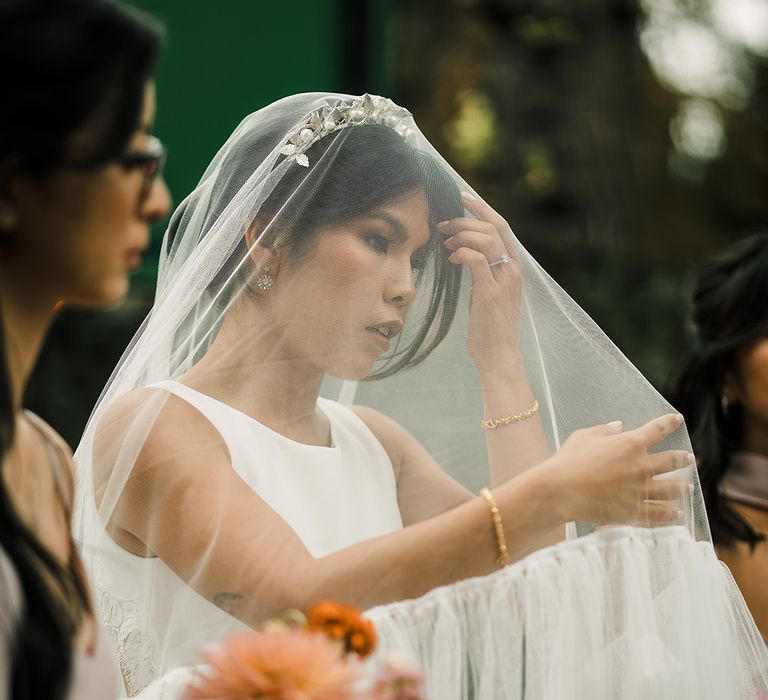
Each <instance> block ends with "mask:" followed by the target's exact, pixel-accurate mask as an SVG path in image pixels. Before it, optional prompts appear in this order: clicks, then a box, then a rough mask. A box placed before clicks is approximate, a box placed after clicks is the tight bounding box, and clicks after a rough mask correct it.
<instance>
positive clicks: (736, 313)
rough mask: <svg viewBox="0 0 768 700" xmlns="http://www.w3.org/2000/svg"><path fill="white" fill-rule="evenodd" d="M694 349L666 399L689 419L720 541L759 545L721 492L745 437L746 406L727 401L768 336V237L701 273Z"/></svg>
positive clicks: (758, 537)
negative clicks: (746, 361)
mask: <svg viewBox="0 0 768 700" xmlns="http://www.w3.org/2000/svg"><path fill="white" fill-rule="evenodd" d="M690 336H691V337H690V349H689V352H688V353H687V355H686V356H685V358H684V360H683V362H682V363H681V366H680V368H679V369H678V371H677V374H676V375H675V377H674V378H673V380H672V382H671V383H670V386H669V389H668V392H667V398H668V399H669V401H670V402H671V403H672V404H673V405H674V406H675V408H677V409H678V410H679V411H680V412H681V413H682V414H683V415H684V416H685V419H686V423H687V425H688V430H689V431H690V435H691V441H692V443H693V448H694V451H695V453H696V458H697V462H698V469H699V474H700V478H701V485H702V489H703V491H704V499H705V502H706V505H707V514H708V516H709V523H710V527H711V529H712V539H713V540H714V542H715V544H718V545H730V544H732V543H733V542H735V541H741V542H747V543H748V544H749V545H751V546H753V547H754V546H755V545H756V544H757V543H758V542H760V541H762V540H763V539H765V538H764V537H763V536H762V535H759V534H758V533H757V532H755V530H754V529H753V528H752V527H751V526H750V525H749V523H748V522H747V521H746V520H744V518H742V517H741V516H740V515H739V514H738V513H737V512H736V510H735V509H734V508H732V507H731V506H730V504H729V503H728V501H727V499H725V498H724V497H723V496H722V495H721V494H720V491H719V488H720V483H721V481H722V479H723V476H724V475H725V471H726V469H727V468H728V465H729V462H730V460H731V456H732V455H733V453H734V452H735V451H736V450H738V449H740V447H741V441H742V437H743V435H742V431H743V423H742V410H741V408H740V406H739V405H738V403H733V402H728V401H724V400H723V397H724V391H725V386H726V383H727V382H728V381H733V380H737V379H738V377H737V374H738V358H739V353H740V352H742V351H744V350H745V349H748V348H749V347H750V346H751V345H753V344H754V343H755V342H757V341H759V340H761V339H762V338H766V337H768V234H760V235H755V236H752V237H750V238H747V239H745V240H743V241H740V242H739V243H737V244H736V245H734V246H733V247H732V248H730V249H729V250H728V251H726V253H725V254H724V255H723V256H721V257H720V258H718V259H717V260H716V261H714V262H713V263H712V264H711V265H710V266H709V267H707V268H706V269H705V270H704V271H703V272H702V274H701V275H700V277H699V279H698V282H697V284H696V288H695V291H694V293H693V311H692V315H691V321H690Z"/></svg>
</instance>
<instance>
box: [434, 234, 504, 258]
mask: <svg viewBox="0 0 768 700" xmlns="http://www.w3.org/2000/svg"><path fill="white" fill-rule="evenodd" d="M444 245H445V247H446V248H448V250H458V249H459V248H472V249H473V250H476V251H477V252H478V253H482V254H483V255H485V258H486V260H487V261H488V262H492V261H493V260H498V259H499V258H500V257H501V256H502V255H503V254H504V253H505V252H506V251H505V250H504V247H503V246H502V244H501V241H499V240H496V239H494V238H491V237H490V236H486V235H485V234H484V233H478V232H477V231H460V232H459V233H457V234H456V235H455V236H451V237H450V238H448V239H446V240H445V241H444Z"/></svg>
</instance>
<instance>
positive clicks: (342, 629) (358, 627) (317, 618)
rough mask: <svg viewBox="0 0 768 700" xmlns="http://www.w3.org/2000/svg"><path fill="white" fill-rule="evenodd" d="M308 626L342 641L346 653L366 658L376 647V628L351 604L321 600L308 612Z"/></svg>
mask: <svg viewBox="0 0 768 700" xmlns="http://www.w3.org/2000/svg"><path fill="white" fill-rule="evenodd" d="M307 627H308V628H309V629H310V630H317V631H319V632H323V633H324V634H325V635H326V636H328V637H330V638H331V639H333V640H335V641H337V642H340V643H341V644H342V646H343V648H344V653H345V654H349V653H350V652H354V653H355V654H357V655H358V656H359V657H360V658H365V657H366V656H368V655H369V654H370V653H371V652H372V651H373V650H374V649H375V648H376V629H375V628H374V626H373V624H372V623H371V622H370V621H369V620H366V619H365V618H364V617H363V616H362V615H361V614H360V611H359V610H356V609H355V608H353V607H352V606H351V605H344V604H342V603H334V602H332V601H330V600H321V601H320V602H319V603H315V604H314V605H313V606H312V607H311V608H310V609H309V611H308V612H307Z"/></svg>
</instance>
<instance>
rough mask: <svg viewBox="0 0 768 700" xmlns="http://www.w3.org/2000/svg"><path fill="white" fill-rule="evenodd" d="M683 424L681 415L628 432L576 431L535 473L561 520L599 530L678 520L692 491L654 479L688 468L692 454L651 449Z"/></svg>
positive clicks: (607, 428) (610, 428) (608, 428)
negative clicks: (575, 521) (547, 491)
mask: <svg viewBox="0 0 768 700" xmlns="http://www.w3.org/2000/svg"><path fill="white" fill-rule="evenodd" d="M680 425H682V416H679V415H678V414H674V413H671V414H668V415H665V416H661V417H659V418H656V419H654V420H652V421H650V422H648V423H646V424H645V425H643V426H642V427H640V428H637V429H636V430H629V431H627V432H622V431H621V430H622V429H621V424H620V423H618V422H617V423H610V424H608V425H601V426H597V427H595V428H588V429H586V430H577V431H576V432H574V433H573V434H572V435H571V436H570V437H569V438H568V439H567V440H566V441H565V442H564V443H563V446H562V447H561V448H560V450H559V451H558V452H557V453H556V454H555V455H553V456H552V457H550V458H549V459H548V460H546V461H545V462H543V463H542V464H540V465H539V466H538V467H536V468H535V470H538V471H539V476H540V477H542V478H543V479H544V481H545V483H547V484H548V485H549V486H550V490H549V493H550V496H551V499H552V503H553V507H555V508H558V509H559V516H560V518H561V520H562V521H568V520H579V521H582V522H588V523H593V524H597V525H605V524H637V525H664V524H669V523H673V522H675V521H677V520H679V519H680V517H681V515H682V513H681V511H680V510H679V507H680V504H679V501H680V499H681V498H682V496H683V495H684V494H687V493H688V492H689V487H688V484H687V483H681V482H680V481H676V480H670V479H667V480H662V479H654V478H653V477H654V476H657V475H659V474H664V473H666V472H670V471H673V470H675V469H682V468H684V467H690V466H691V464H693V455H692V454H691V453H689V452H686V451H684V450H667V451H664V452H656V453H653V454H649V453H648V449H649V448H651V447H652V446H653V445H656V444H658V443H660V442H661V441H662V440H664V439H665V438H666V437H667V436H668V435H670V434H671V433H673V432H674V431H675V430H677V429H678V428H679V427H680Z"/></svg>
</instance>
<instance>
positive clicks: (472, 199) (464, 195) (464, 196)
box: [461, 192, 477, 202]
mask: <svg viewBox="0 0 768 700" xmlns="http://www.w3.org/2000/svg"><path fill="white" fill-rule="evenodd" d="M461 198H462V199H466V200H467V201H469V202H476V201H477V197H475V195H473V194H470V193H469V192H462V193H461Z"/></svg>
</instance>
